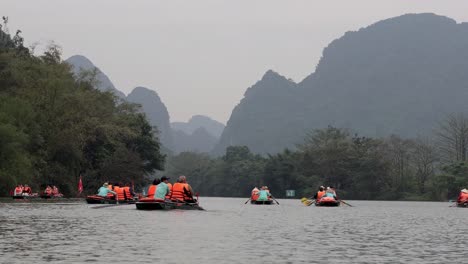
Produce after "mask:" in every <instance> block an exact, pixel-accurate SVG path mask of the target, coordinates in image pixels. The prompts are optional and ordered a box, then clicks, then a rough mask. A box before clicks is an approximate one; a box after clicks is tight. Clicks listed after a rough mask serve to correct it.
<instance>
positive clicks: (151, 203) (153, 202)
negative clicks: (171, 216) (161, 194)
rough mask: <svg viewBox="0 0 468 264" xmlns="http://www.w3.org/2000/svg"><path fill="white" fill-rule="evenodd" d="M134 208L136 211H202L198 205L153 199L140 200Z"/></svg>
mask: <svg viewBox="0 0 468 264" xmlns="http://www.w3.org/2000/svg"><path fill="white" fill-rule="evenodd" d="M136 208H137V209H138V210H173V209H180V210H204V209H203V208H202V207H200V206H199V205H198V203H189V202H183V201H168V200H162V199H154V198H141V199H140V200H139V201H138V202H136Z"/></svg>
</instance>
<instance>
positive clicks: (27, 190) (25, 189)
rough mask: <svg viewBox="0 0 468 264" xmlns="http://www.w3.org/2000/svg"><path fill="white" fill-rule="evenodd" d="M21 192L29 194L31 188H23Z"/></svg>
mask: <svg viewBox="0 0 468 264" xmlns="http://www.w3.org/2000/svg"><path fill="white" fill-rule="evenodd" d="M23 192H25V193H31V192H32V191H31V188H30V187H29V186H28V187H24V190H23Z"/></svg>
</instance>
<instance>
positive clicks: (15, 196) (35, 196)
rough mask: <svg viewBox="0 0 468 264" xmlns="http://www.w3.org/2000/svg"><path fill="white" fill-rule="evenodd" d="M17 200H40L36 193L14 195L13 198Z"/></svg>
mask: <svg viewBox="0 0 468 264" xmlns="http://www.w3.org/2000/svg"><path fill="white" fill-rule="evenodd" d="M11 197H12V198H13V199H15V200H25V199H37V198H40V197H39V195H37V193H34V194H32V195H12V196H11Z"/></svg>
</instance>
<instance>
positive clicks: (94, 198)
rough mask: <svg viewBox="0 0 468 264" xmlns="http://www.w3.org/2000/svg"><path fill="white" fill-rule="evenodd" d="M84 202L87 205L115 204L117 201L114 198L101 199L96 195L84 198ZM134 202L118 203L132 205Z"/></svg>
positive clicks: (124, 201) (123, 201) (120, 201)
mask: <svg viewBox="0 0 468 264" xmlns="http://www.w3.org/2000/svg"><path fill="white" fill-rule="evenodd" d="M86 202H87V203H88V204H116V203H117V201H116V200H115V198H114V197H102V196H98V195H88V196H86ZM135 202H136V200H133V199H131V200H119V203H127V204H134V203H135Z"/></svg>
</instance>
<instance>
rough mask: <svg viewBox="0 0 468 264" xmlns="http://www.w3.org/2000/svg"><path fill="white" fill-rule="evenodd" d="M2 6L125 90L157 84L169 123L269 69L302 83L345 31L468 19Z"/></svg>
mask: <svg viewBox="0 0 468 264" xmlns="http://www.w3.org/2000/svg"><path fill="white" fill-rule="evenodd" d="M0 10H1V11H0V15H5V16H9V28H10V32H12V33H13V32H14V31H16V29H21V30H22V31H23V37H24V38H25V40H26V42H27V44H28V45H29V44H31V43H33V42H40V43H41V45H46V44H47V43H49V42H50V41H51V40H53V41H54V42H56V43H57V44H59V45H61V46H62V48H63V54H64V55H63V57H64V59H66V58H68V57H70V56H72V55H75V54H81V55H84V56H86V57H88V58H89V59H90V60H91V61H92V62H93V63H94V64H95V65H96V66H98V67H99V68H100V69H101V70H102V71H103V72H105V73H106V74H107V75H108V76H109V78H110V79H111V80H112V82H113V83H114V85H115V86H116V88H117V89H119V90H121V91H123V92H124V93H126V94H128V93H129V92H130V91H131V90H132V89H133V88H134V87H136V86H145V87H148V88H150V89H153V90H155V91H156V92H157V93H158V94H159V96H160V97H161V99H162V101H163V102H164V103H165V105H166V107H167V108H168V111H169V114H170V116H171V121H186V120H188V119H189V118H190V117H191V116H192V115H195V114H203V115H207V116H210V117H212V118H214V119H216V120H218V121H221V122H223V123H225V122H227V120H228V119H229V116H230V115H231V111H232V109H233V108H234V106H235V105H236V104H238V103H239V101H240V100H241V99H242V97H243V95H244V92H245V90H246V89H247V88H248V87H250V86H251V85H253V84H254V83H255V82H256V81H258V80H259V79H261V77H262V76H263V74H264V73H265V72H266V71H267V70H268V69H273V70H275V71H277V72H278V73H280V74H281V75H284V76H286V77H288V78H292V79H293V80H295V81H300V80H302V79H304V78H305V77H306V76H307V75H309V74H310V73H312V72H313V71H314V70H315V66H316V65H317V63H318V60H319V59H320V57H321V54H322V50H323V48H324V47H326V46H327V45H328V44H329V43H330V42H331V41H332V40H333V39H336V38H339V37H341V36H342V35H343V34H344V33H345V32H346V31H354V30H358V29H359V28H361V27H366V26H368V25H370V24H372V23H375V22H377V21H379V20H382V19H386V18H390V17H394V16H399V15H402V14H405V13H422V12H431V13H436V14H439V15H445V16H448V17H451V18H453V19H455V20H457V21H458V22H466V21H468V1H466V0H459V1H456V0H453V1H451V0H440V1H432V0H406V1H400V0H361V1H351V0H349V1H348V0H343V1H330V0H326V1H325V0H321V1H311V0H308V1H294V0H287V1H274V0H262V1H255V0H245V1H244V0H232V1H222V0H213V1H207V0H203V1H195V0H187V1H177V0H166V1H158V0H149V1H139V0H128V1H120V0H106V1H104V0H79V1H74V0H67V1H65V0H53V1H52V0H48V1H46V0H30V1H23V0H11V1H10V0H0Z"/></svg>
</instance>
